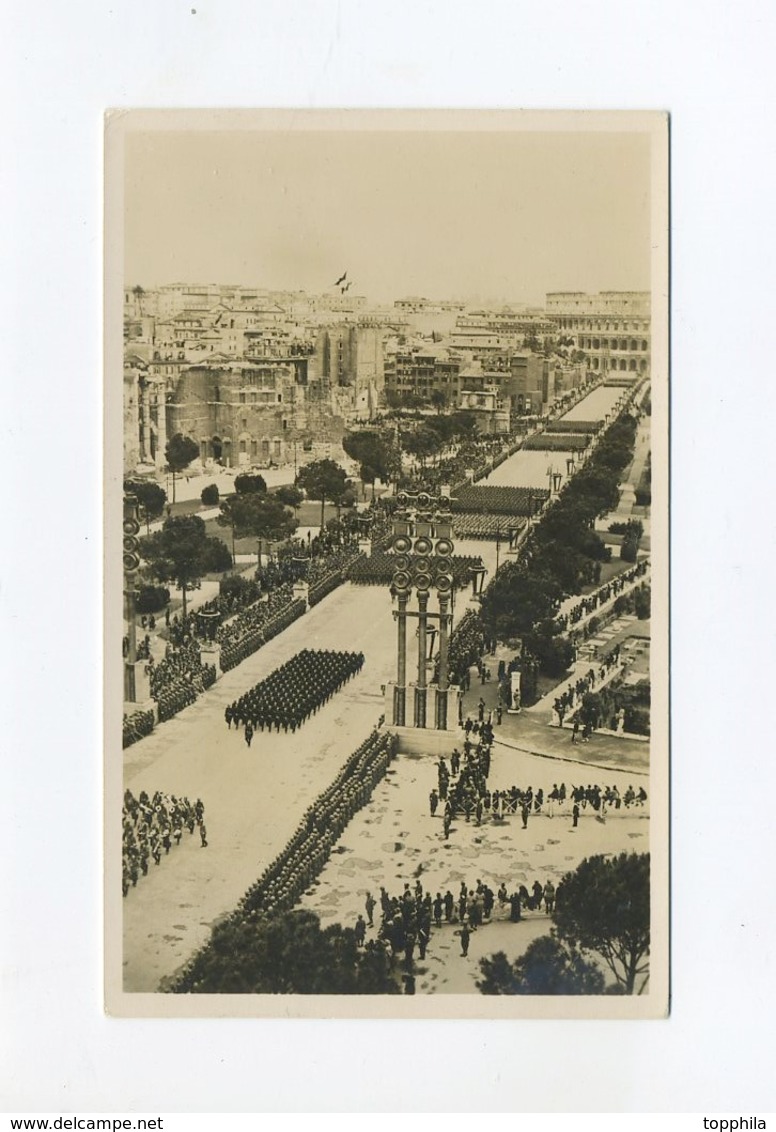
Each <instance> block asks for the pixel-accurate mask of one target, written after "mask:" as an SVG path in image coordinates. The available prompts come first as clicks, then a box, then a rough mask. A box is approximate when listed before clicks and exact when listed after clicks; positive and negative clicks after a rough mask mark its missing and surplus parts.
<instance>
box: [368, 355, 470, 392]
mask: <svg viewBox="0 0 776 1132" xmlns="http://www.w3.org/2000/svg"><path fill="white" fill-rule="evenodd" d="M460 370H461V359H460V358H459V357H457V356H455V355H454V354H452V353H451V352H450V351H449V350H447V349H445V348H444V347H442V346H425V345H424V346H412V347H409V348H407V347H404V346H402V347H399V348H398V349H397V352H396V353H395V354H391V355H389V356H387V357H386V364H385V391H386V394H393V395H395V396H399V397H401V396H406V395H408V394H414V395H415V396H416V397H420V398H422V399H423V400H424V401H428V400H430V399H431V395H432V393H440V394H443V395H444V397H445V399H446V401H447V403H448V404H449V405H454V404H455V403H456V401H457V399H458V393H459V392H460V386H459V373H460Z"/></svg>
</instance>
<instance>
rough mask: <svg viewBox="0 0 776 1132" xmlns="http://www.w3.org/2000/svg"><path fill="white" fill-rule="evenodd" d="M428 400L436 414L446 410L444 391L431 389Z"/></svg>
mask: <svg viewBox="0 0 776 1132" xmlns="http://www.w3.org/2000/svg"><path fill="white" fill-rule="evenodd" d="M430 400H431V404H432V405H433V406H434V408H435V409H436V411H437V412H438V413H441V412H442V410H443V409H446V408H447V394H446V393H445V391H444V389H432V391H431V398H430Z"/></svg>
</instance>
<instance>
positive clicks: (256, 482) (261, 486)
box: [234, 472, 267, 495]
mask: <svg viewBox="0 0 776 1132" xmlns="http://www.w3.org/2000/svg"><path fill="white" fill-rule="evenodd" d="M234 490H235V491H236V492H237V494H238V495H257V494H259V495H264V494H266V491H267V481H266V480H265V479H264V476H260V475H259V474H258V472H240V474H239V476H235V478H234Z"/></svg>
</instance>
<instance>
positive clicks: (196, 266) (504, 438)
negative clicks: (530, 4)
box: [105, 110, 669, 1019]
mask: <svg viewBox="0 0 776 1132" xmlns="http://www.w3.org/2000/svg"><path fill="white" fill-rule="evenodd" d="M105 137H106V188H105V202H106V204H105V218H106V259H105V264H106V267H105V342H106V348H105V391H106V392H105V403H106V415H105V454H106V455H105V470H106V479H105V532H106V536H105V541H106V545H105V562H106V589H105V876H106V891H105V944H106V949H105V955H106V961H105V988H106V1008H107V1010H108V1011H109V1012H110V1013H112V1014H116V1015H131V1016H151V1015H153V1016H169V1017H176V1016H180V1017H186V1016H190V1017H195V1016H202V1015H213V1016H284V1017H288V1016H300V1017H302V1016H318V1017H343V1018H344V1017H370V1016H372V1017H377V1016H380V1017H400V1018H414V1017H418V1018H422V1017H449V1018H467V1017H468V1018H491V1017H492V1018H577V1017H579V1018H611V1019H631V1018H632V1019H636V1018H649V1017H652V1018H660V1017H664V1016H666V1014H667V1013H668V1010H669V841H668V828H669V827H668V810H669V715H668V710H669V707H668V657H669V650H668V625H669V621H668V618H669V606H668V593H669V590H668V497H669V491H668V488H669V484H668V404H669V396H668V391H669V373H668V362H669V351H668V239H669V228H668V160H669V157H668V121H667V116H666V115H665V114H664V113H659V112H639V113H635V112H615V111H613V112H590V113H586V112H555V111H547V112H541V113H539V112H530V113H528V112H526V113H523V112H506V111H498V112H480V111H476V112H475V111H435V112H425V111H402V112H393V111H390V112H389V111H375V112H372V111H370V112H366V111H363V112H362V111H325V112H316V111H310V112H306V111H283V112H270V111H260V112H258V111H257V112H253V111H196V112H194V111H120V110H117V111H114V112H111V113H110V114H108V116H107V119H106V131H105ZM119 374H121V375H122V381H121V382H119Z"/></svg>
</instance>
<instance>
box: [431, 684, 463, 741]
mask: <svg viewBox="0 0 776 1132" xmlns="http://www.w3.org/2000/svg"><path fill="white" fill-rule="evenodd" d="M459 696H460V688H459V687H458V685H457V684H456V685H453V686H452V687H449V688H446V689H445V691H442V689H441V688H437V687H434V698H435V701H436V712H435V726H436V729H437V731H457V730H458V704H459Z"/></svg>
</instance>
